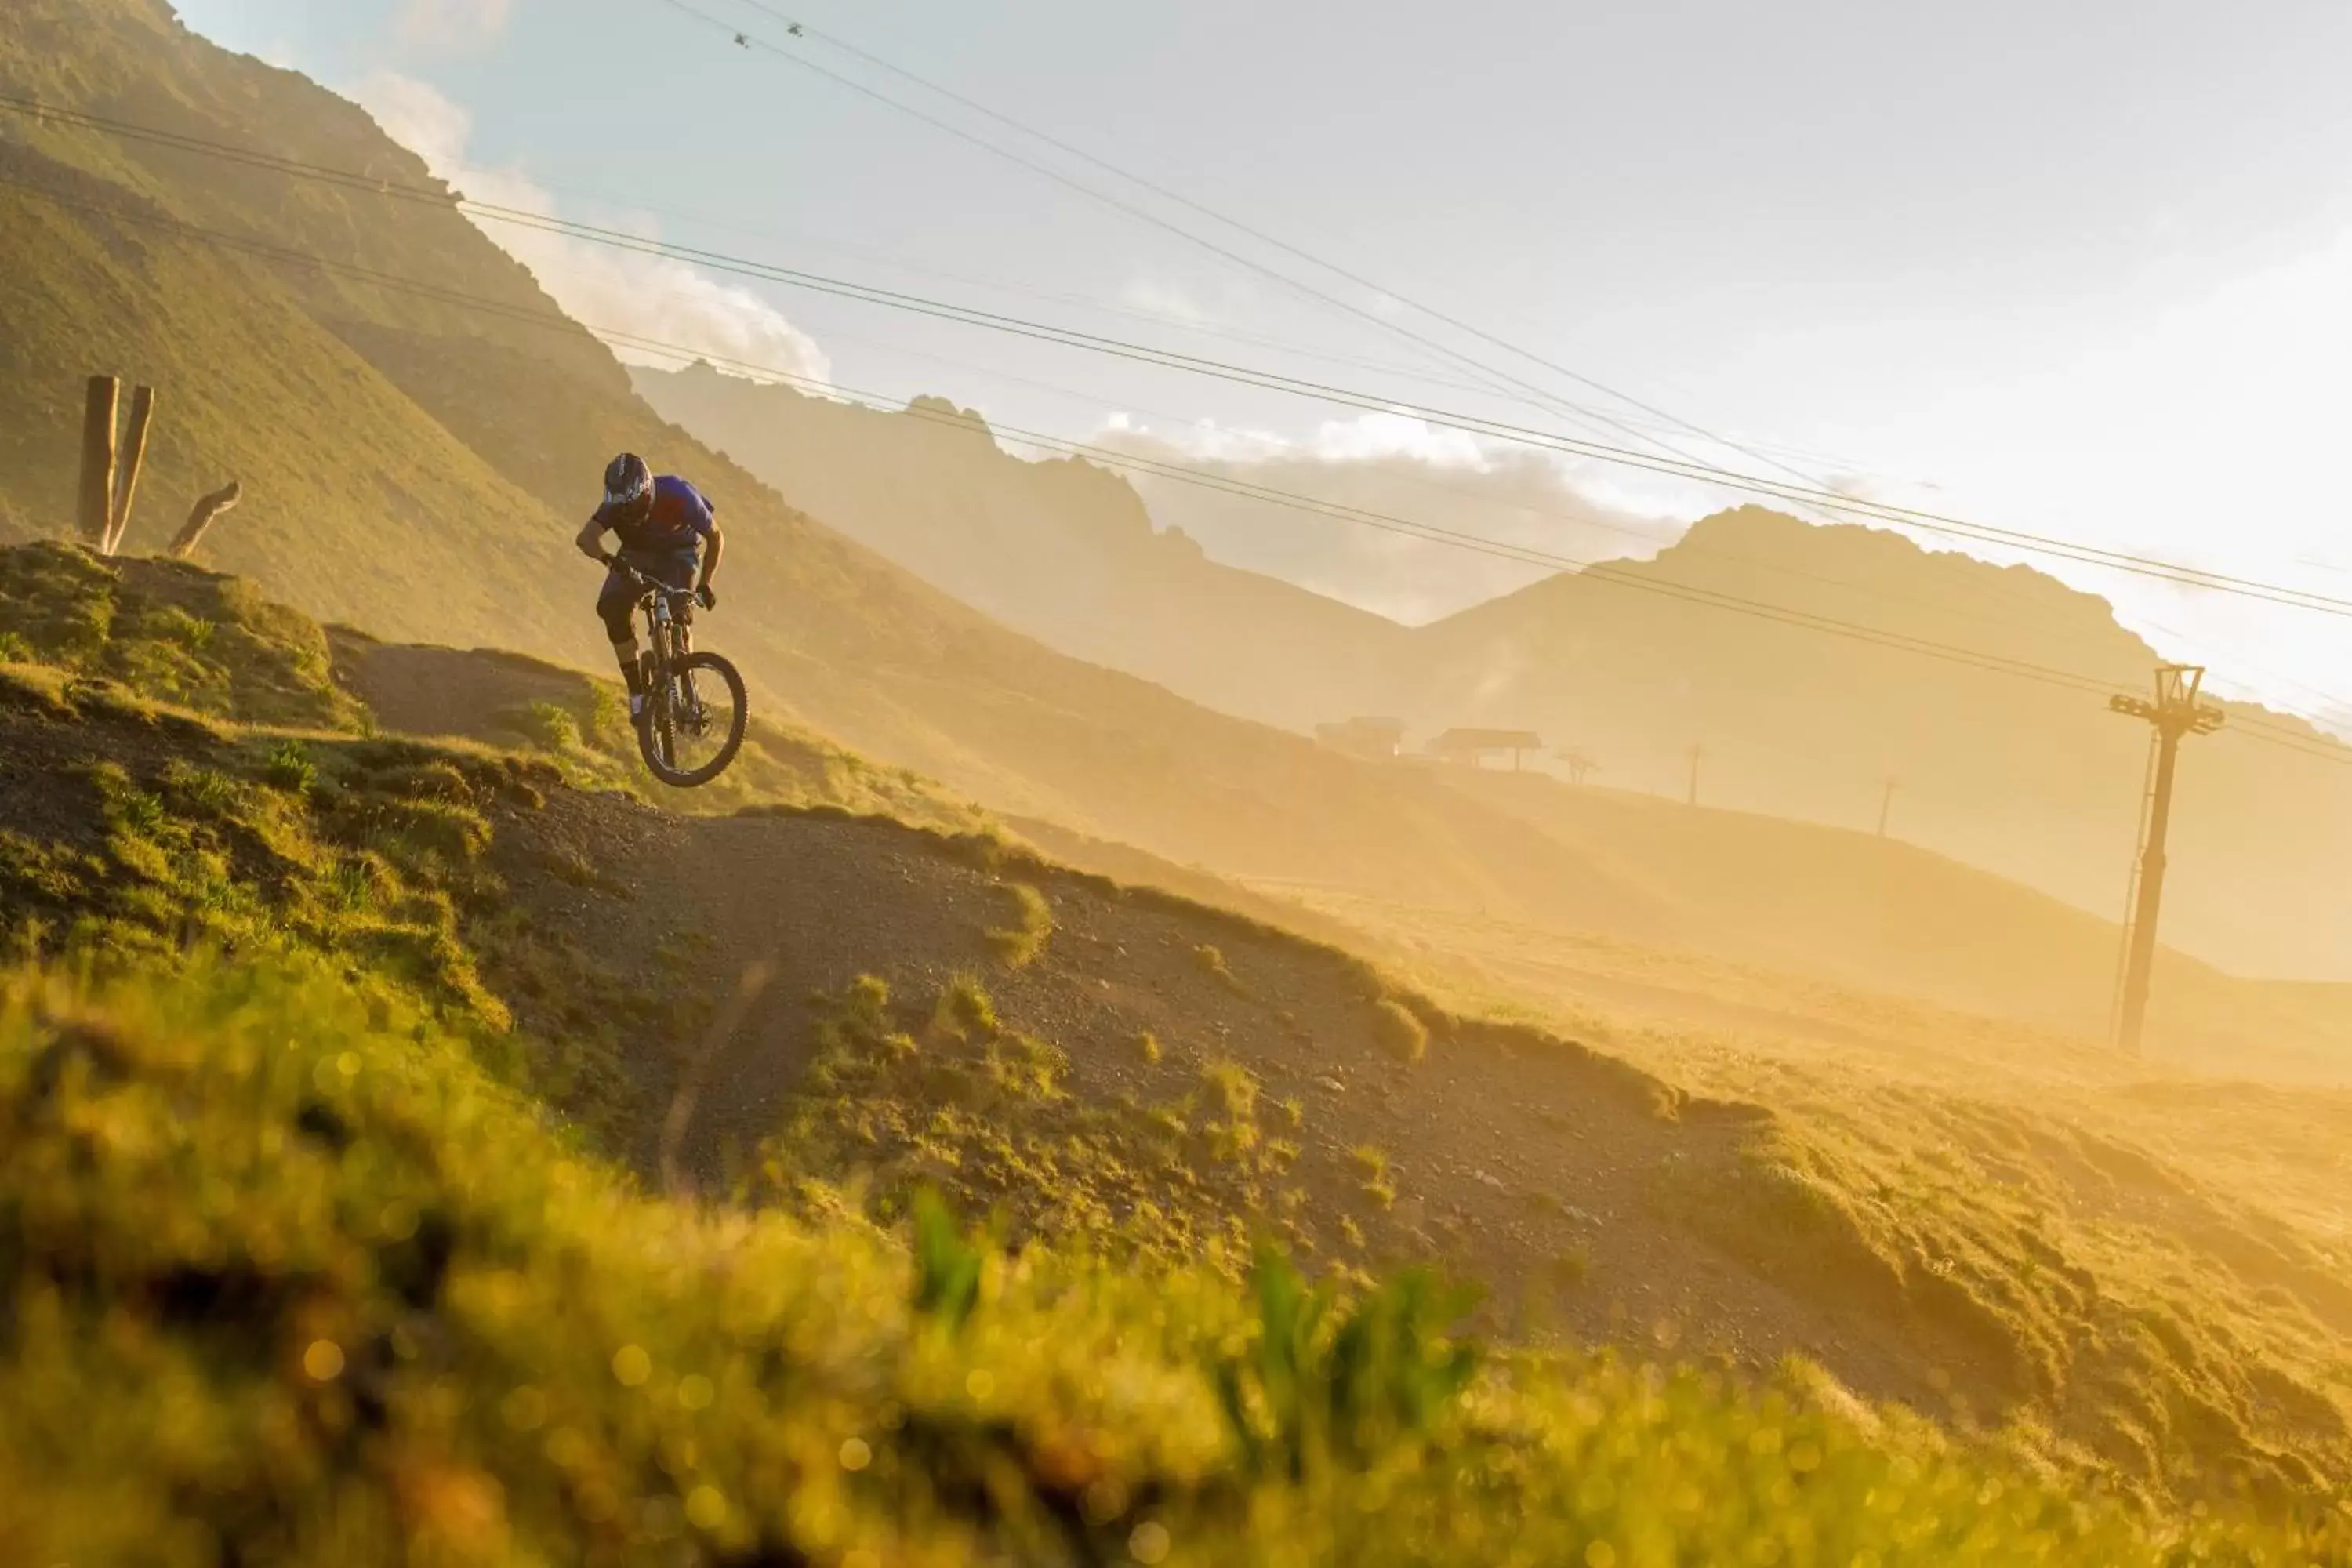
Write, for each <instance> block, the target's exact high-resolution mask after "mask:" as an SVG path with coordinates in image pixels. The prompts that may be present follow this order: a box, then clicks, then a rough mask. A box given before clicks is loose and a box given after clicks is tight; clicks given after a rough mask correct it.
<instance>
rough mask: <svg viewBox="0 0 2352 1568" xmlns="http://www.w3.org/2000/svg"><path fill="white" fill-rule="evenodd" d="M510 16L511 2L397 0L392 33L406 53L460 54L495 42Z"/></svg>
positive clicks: (486, 0)
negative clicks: (398, 9) (399, 3)
mask: <svg viewBox="0 0 2352 1568" xmlns="http://www.w3.org/2000/svg"><path fill="white" fill-rule="evenodd" d="M513 15H514V5H513V0H401V7H400V11H399V14H398V15H397V16H394V18H393V30H394V34H395V35H396V36H397V37H399V39H400V41H401V43H402V45H403V46H404V47H407V48H409V49H412V50H415V51H418V52H424V53H436V54H460V53H464V52H466V51H467V50H471V49H479V48H485V47H488V46H489V45H491V44H494V43H496V42H498V40H499V37H501V36H503V35H504V34H505V32H506V30H507V22H508V21H509V18H511V17H512V16H513Z"/></svg>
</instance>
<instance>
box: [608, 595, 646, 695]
mask: <svg viewBox="0 0 2352 1568" xmlns="http://www.w3.org/2000/svg"><path fill="white" fill-rule="evenodd" d="M636 611H637V590H636V588H635V585H634V584H631V583H630V581H629V580H628V579H627V578H626V577H624V576H622V575H621V574H619V573H618V572H608V573H606V574H604V591H603V592H601V593H599V594H598V595H596V615H597V616H598V618H599V619H601V620H602V621H603V622H604V635H605V636H607V637H611V638H612V639H613V658H614V662H615V663H617V664H618V665H619V666H620V667H621V679H622V680H623V681H625V682H626V683H627V685H628V689H629V695H630V697H632V698H638V697H642V696H644V695H645V689H646V677H645V666H644V663H643V661H642V660H640V659H639V658H638V650H637V623H636Z"/></svg>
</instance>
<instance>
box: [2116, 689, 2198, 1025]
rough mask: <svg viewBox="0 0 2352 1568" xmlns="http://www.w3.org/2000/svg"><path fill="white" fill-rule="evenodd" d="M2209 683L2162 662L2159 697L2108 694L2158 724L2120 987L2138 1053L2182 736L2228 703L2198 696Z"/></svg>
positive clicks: (2119, 999)
mask: <svg viewBox="0 0 2352 1568" xmlns="http://www.w3.org/2000/svg"><path fill="white" fill-rule="evenodd" d="M2204 686H2205V671H2204V669H2203V668H2201V667H2200V666H2198V665H2193V664H2167V665H2159V666H2158V668H2157V671H2156V700H2155V701H2153V702H2148V701H2145V700H2142V699H2140V698H2137V697H2116V698H2111V699H2109V700H2108V702H2107V706H2108V708H2110V709H2111V710H2114V711H2116V712H2117V713H2121V714H2125V715H2126V716H2127V717H2129V718H2133V719H2139V720H2144V721H2146V722H2147V723H2148V724H2149V725H2150V726H2152V727H2153V728H2154V729H2155V731H2156V735H2155V738H2154V740H2153V741H2152V742H2150V745H2149V749H2148V759H2147V792H2146V793H2145V794H2144V795H2142V796H2141V797H2140V833H2139V858H2137V860H2136V861H2134V862H2133V868H2132V886H2131V892H2130V894H2129V895H2128V896H2127V897H2126V899H2125V900H2124V903H2125V910H2124V948H2123V963H2122V966H2121V969H2120V971H2119V972H2118V975H2117V981H2116V1000H2115V1016H2114V1022H2115V1031H2116V1045H2117V1046H2118V1047H2121V1048H2122V1049H2123V1050H2124V1051H2125V1052H2126V1053H2127V1054H2128V1055H2131V1056H2137V1055H2139V1047H2140V1028H2141V1026H2143V1025H2144V1024H2145V1023H2146V1022H2147V982H2148V974H2149V972H2150V971H2151V970H2152V969H2153V968H2154V967H2155V963H2156V922H2157V915H2158V910H2161V909H2162V907H2163V904H2164V840H2165V837H2166V835H2167V834H2168V832H2169V831H2170V829H2171V826H2172V781H2173V775H2174V773H2175V770H2176V768H2177V766H2178V764H2179V759H2180V741H2181V737H2182V736H2184V735H2210V734H2211V733H2212V732H2213V731H2216V730H2218V729H2220V728H2221V720H2222V714H2221V710H2220V709H2219V708H2214V707H2210V706H2208V705H2207V704H2205V703H2202V702H2200V701H2199V700H2198V698H2199V695H2200V692H2201V691H2202V690H2203V689H2204Z"/></svg>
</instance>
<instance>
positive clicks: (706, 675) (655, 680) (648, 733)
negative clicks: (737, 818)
mask: <svg viewBox="0 0 2352 1568" xmlns="http://www.w3.org/2000/svg"><path fill="white" fill-rule="evenodd" d="M615 569H616V570H618V571H619V572H620V573H621V574H623V575H625V576H626V577H627V578H628V579H629V582H630V583H631V584H632V585H633V586H635V588H636V590H637V611H638V613H639V614H640V615H642V616H645V618H646V634H647V640H648V642H649V643H650V644H651V645H652V648H653V651H652V652H651V653H650V654H648V655H646V659H645V671H646V674H645V690H646V706H645V711H644V712H642V713H640V714H638V715H637V719H636V729H637V750H639V751H640V752H644V753H645V759H646V767H648V768H651V769H652V770H653V774H654V777H656V778H657V779H659V780H661V782H662V783H664V784H674V785H676V786H677V788H679V789H692V788H694V787H696V786H697V785H698V784H709V782H710V781H711V780H712V779H715V778H717V777H718V776H719V774H720V773H725V772H726V771H727V767H728V764H729V763H732V762H733V761H734V760H735V753H736V752H740V751H741V750H742V749H743V730H744V726H745V725H746V724H747V723H749V722H750V720H751V710H750V704H749V702H748V701H747V700H746V699H745V697H744V694H743V677H742V676H741V675H740V674H739V673H738V672H737V671H736V668H735V667H734V666H733V665H731V664H730V663H728V662H727V661H726V660H725V659H723V658H719V656H718V655H717V654H715V653H698V652H697V651H695V648H694V591H693V590H692V589H690V588H687V589H680V588H673V587H671V586H669V585H668V584H666V583H660V582H656V581H655V580H654V579H653V578H651V577H648V576H646V574H644V573H642V572H639V571H637V570H635V568H633V567H631V566H629V565H627V564H625V563H615Z"/></svg>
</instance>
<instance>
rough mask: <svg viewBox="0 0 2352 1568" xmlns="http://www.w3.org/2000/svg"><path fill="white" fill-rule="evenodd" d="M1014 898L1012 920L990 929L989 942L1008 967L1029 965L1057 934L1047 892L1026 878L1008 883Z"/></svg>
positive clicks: (1040, 956)
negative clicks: (1026, 880)
mask: <svg viewBox="0 0 2352 1568" xmlns="http://www.w3.org/2000/svg"><path fill="white" fill-rule="evenodd" d="M1005 891H1006V892H1008V893H1009V894H1011V895H1012V898H1013V923H1012V924H1010V925H1007V926H1000V927H997V928H995V929H993V930H992V931H989V932H988V944H989V946H990V947H992V948H993V949H995V951H996V956H997V957H998V959H999V960H1001V961H1002V962H1003V964H1004V966H1005V967H1006V968H1007V969H1026V968H1028V967H1029V966H1030V965H1031V964H1033V963H1036V962H1037V960H1039V959H1040V958H1042V957H1044V956H1045V944H1046V942H1049V941H1051V940H1052V939H1053V935H1054V908H1053V906H1052V905H1051V904H1049V903H1047V902H1046V901H1045V894H1043V893H1041V892H1039V891H1038V890H1037V889H1034V888H1033V887H1031V886H1030V885H1029V884H1028V883H1026V882H1013V883H1008V884H1007V885H1006V887H1005Z"/></svg>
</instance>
